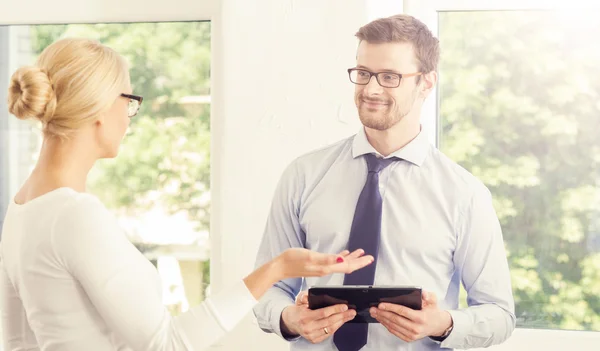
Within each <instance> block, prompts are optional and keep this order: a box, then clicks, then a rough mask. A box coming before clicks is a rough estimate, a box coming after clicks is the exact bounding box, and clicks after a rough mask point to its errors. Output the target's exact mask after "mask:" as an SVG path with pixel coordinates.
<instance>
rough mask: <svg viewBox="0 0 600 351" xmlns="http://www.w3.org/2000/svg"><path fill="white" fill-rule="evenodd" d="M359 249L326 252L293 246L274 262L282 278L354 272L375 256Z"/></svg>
mask: <svg viewBox="0 0 600 351" xmlns="http://www.w3.org/2000/svg"><path fill="white" fill-rule="evenodd" d="M363 255H364V251H363V250H362V249H358V250H356V251H354V252H352V253H350V252H348V251H347V250H344V251H342V252H340V253H339V254H337V255H335V254H324V253H320V252H316V251H311V250H308V249H304V248H292V249H287V250H285V251H284V252H283V253H282V254H281V255H279V256H278V257H277V258H276V259H275V261H274V263H275V267H276V269H277V271H278V272H279V274H278V275H279V276H280V277H281V279H287V278H296V277H322V276H325V275H329V274H333V273H345V274H348V273H352V272H354V271H355V270H357V269H361V268H363V267H365V266H367V265H369V264H371V263H373V261H374V259H373V256H371V255H367V256H363Z"/></svg>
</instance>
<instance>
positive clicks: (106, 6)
mask: <svg viewBox="0 0 600 351" xmlns="http://www.w3.org/2000/svg"><path fill="white" fill-rule="evenodd" d="M222 6H223V1H222V0H202V1H187V0H169V1H155V2H151V3H148V1H145V0H129V1H127V2H122V1H120V0H96V1H80V0H57V1H53V2H48V1H42V0H40V1H36V2H35V4H31V3H30V2H14V1H11V0H0V9H10V10H9V11H0V25H19V24H21V25H35V24H63V23H119V22H168V21H210V22H211V80H212V81H211V112H210V113H211V136H212V137H211V151H212V152H211V167H212V170H211V184H212V188H213V189H211V191H212V192H213V196H212V198H213V200H212V203H213V207H217V208H218V206H215V203H217V202H218V199H219V197H220V195H219V194H216V193H215V192H216V191H215V190H216V189H220V187H219V186H218V183H219V182H220V180H219V179H220V178H221V175H220V174H219V171H218V170H219V169H220V167H216V166H215V165H216V164H218V163H219V155H218V150H219V149H220V146H219V145H217V144H218V143H220V142H221V140H222V138H220V137H218V136H219V135H221V134H222V132H223V130H224V122H223V119H222V118H215V116H221V115H222V113H223V109H224V101H223V100H224V99H223V95H224V94H225V90H224V85H223V84H222V82H223V81H224V79H223V78H222V77H223V69H222V67H223V64H222V62H223V56H224V55H223V50H224V48H223V46H222V40H221V38H222V18H221V12H222V11H221V9H222ZM9 134H10V133H9ZM16 143H17V140H16V138H10V137H9V145H8V147H9V149H10V150H14V149H16V147H17V145H16ZM9 156H10V155H9ZM12 156H13V157H12V159H13V160H14V159H15V157H14V153H13V154H12ZM11 168H13V167H11ZM12 173H14V172H11V174H9V184H10V187H9V188H10V190H11V191H12V192H14V189H15V184H14V182H15V181H17V180H16V175H15V174H12ZM9 195H12V194H9ZM221 215H222V214H220V213H213V214H212V218H211V232H215V233H219V232H220V228H219V226H220V221H213V220H212V219H213V218H214V217H215V216H221ZM222 246H223V244H222V242H221V238H220V236H219V235H211V248H212V250H211V251H212V253H211V260H212V261H214V262H221V261H222V259H221V256H222V254H221V250H219V248H221V247H222ZM215 270H216V271H215ZM219 270H220V267H219V266H218V265H214V266H211V284H212V285H215V286H222V284H223V282H221V280H222V278H221V277H222V274H220V271H219Z"/></svg>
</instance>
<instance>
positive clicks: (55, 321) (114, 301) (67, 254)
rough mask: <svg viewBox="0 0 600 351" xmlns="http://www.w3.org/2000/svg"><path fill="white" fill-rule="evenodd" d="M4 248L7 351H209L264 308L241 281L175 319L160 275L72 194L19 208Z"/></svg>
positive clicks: (57, 193)
mask: <svg viewBox="0 0 600 351" xmlns="http://www.w3.org/2000/svg"><path fill="white" fill-rule="evenodd" d="M164 234H165V235H169V233H164ZM0 240H1V241H0V294H1V295H0V300H1V305H0V310H1V316H2V334H3V346H4V348H3V351H21V350H42V351H58V350H60V351H81V350H86V351H109V350H110V351H114V350H136V351H138V350H139V351H159V350H160V351H167V350H169V351H170V350H194V351H196V350H204V349H206V348H207V347H208V346H210V345H211V344H213V343H215V342H216V341H217V340H218V339H220V338H221V337H222V336H223V335H224V334H225V333H226V332H228V331H229V330H231V329H232V328H233V327H234V326H235V325H236V324H237V323H238V322H239V321H240V320H241V319H242V318H243V317H244V316H246V315H247V314H248V313H249V312H250V311H251V310H252V307H253V306H254V305H255V304H256V300H255V299H254V297H253V296H252V294H251V293H250V292H249V290H248V289H247V287H246V285H245V284H244V282H243V281H240V282H239V283H238V284H237V285H235V286H233V287H231V288H230V289H227V290H226V291H224V292H223V293H221V294H216V295H213V296H212V297H209V298H208V299H206V300H205V301H204V303H202V304H201V305H199V306H196V307H193V308H192V309H190V310H189V311H187V312H186V313H183V314H182V315H180V316H177V317H172V316H171V315H170V314H169V312H168V310H167V309H166V307H165V306H164V305H163V303H162V297H161V291H162V289H161V287H160V278H159V276H158V273H157V271H156V269H155V267H154V266H153V265H152V264H151V263H150V262H149V261H148V260H147V259H146V258H145V257H144V256H143V255H142V254H141V253H140V252H139V251H138V250H137V249H136V248H135V246H133V245H132V244H131V243H130V241H129V240H128V239H127V238H126V236H125V235H124V232H123V231H122V230H121V229H120V228H119V226H118V224H117V221H116V219H115V218H114V217H113V216H112V215H111V213H110V212H109V211H108V210H107V209H106V207H105V206H104V205H103V204H102V203H101V202H100V201H99V200H98V199H97V198H96V197H94V196H92V195H89V194H83V193H78V192H75V191H74V190H72V189H69V188H60V189H57V190H54V191H52V192H50V193H47V194H45V195H42V196H40V197H38V198H36V199H34V200H32V201H30V202H28V203H26V204H23V205H19V204H16V203H14V201H13V202H12V203H11V204H10V205H9V208H8V211H7V214H6V219H5V222H4V226H3V229H2V237H1V239H0Z"/></svg>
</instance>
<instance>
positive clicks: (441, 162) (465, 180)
mask: <svg viewBox="0 0 600 351" xmlns="http://www.w3.org/2000/svg"><path fill="white" fill-rule="evenodd" d="M430 157H431V159H430V165H432V166H431V167H434V168H435V169H434V170H433V171H434V172H435V174H436V175H437V178H438V179H440V181H443V182H444V184H445V188H446V189H454V190H455V191H457V192H458V193H459V194H462V195H463V197H466V198H468V199H472V198H473V196H475V195H483V196H491V193H490V191H489V189H488V188H487V186H486V185H485V184H484V183H483V182H482V181H481V180H480V179H479V178H478V177H477V176H475V175H474V174H473V173H471V172H469V171H468V170H467V169H465V168H464V167H463V166H461V165H459V164H458V163H456V162H455V161H453V160H451V159H450V158H449V157H448V156H446V155H445V154H444V153H443V152H441V151H440V150H438V149H436V148H432V152H431V153H430Z"/></svg>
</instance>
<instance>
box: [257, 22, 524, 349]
mask: <svg viewBox="0 0 600 351" xmlns="http://www.w3.org/2000/svg"><path fill="white" fill-rule="evenodd" d="M356 36H357V37H358V39H359V46H358V51H357V57H356V67H355V68H352V69H349V71H348V74H349V76H350V80H351V81H352V82H353V83H354V84H355V85H356V90H355V103H356V107H357V108H358V115H359V116H360V121H361V122H362V124H363V127H362V128H361V129H360V131H359V132H358V133H357V134H356V135H355V136H352V137H351V138H348V139H345V140H342V141H340V142H338V143H336V144H334V145H330V146H328V147H325V148H322V149H319V150H316V151H313V152H311V153H308V154H306V155H303V156H302V157H299V158H298V159H296V160H295V161H294V162H292V163H291V165H290V166H289V167H288V168H287V169H286V170H285V172H284V174H283V176H282V179H281V181H280V183H279V184H278V187H277V190H276V194H275V197H274V202H273V205H272V209H271V213H270V216H269V219H268V221H267V225H266V231H265V234H264V238H263V240H262V243H261V246H260V249H259V253H258V260H257V265H260V264H262V263H263V262H265V261H267V260H270V259H271V258H272V257H274V256H275V255H277V254H279V253H280V252H281V251H283V250H284V249H287V248H289V247H306V248H310V249H312V250H316V251H321V252H339V251H341V250H343V249H348V250H353V248H355V247H361V248H364V249H365V251H366V253H367V254H372V255H373V256H374V257H376V261H375V262H374V263H373V264H372V265H371V266H370V267H367V268H365V269H363V270H362V272H360V274H358V273H353V274H349V275H346V276H344V275H333V276H329V277H326V278H316V279H313V278H309V279H305V280H302V279H289V280H285V281H281V282H279V283H278V284H277V285H276V286H275V287H273V288H272V289H271V290H270V291H269V292H268V293H267V294H266V295H265V296H264V297H263V299H262V300H261V301H260V303H259V304H258V305H257V307H256V308H255V310H254V311H255V315H256V317H257V319H258V322H259V326H260V327H261V329H263V330H264V331H267V332H273V333H277V334H278V335H280V336H281V337H283V338H285V339H286V340H289V341H291V348H292V350H310V351H313V350H314V351H321V350H336V349H337V350H340V351H350V350H352V351H356V350H359V349H360V350H363V351H366V350H414V351H416V350H440V349H453V348H457V349H468V348H473V347H485V346H489V345H493V344H498V343H501V342H503V341H505V340H506V339H507V338H508V337H509V336H510V335H511V333H512V331H513V330H514V328H515V315H514V301H513V297H512V292H511V282H510V275H509V270H508V264H507V260H506V255H505V252H504V245H503V238H502V232H501V228H500V224H499V222H498V219H497V216H496V213H495V211H494V208H493V206H492V198H491V194H490V192H489V191H488V189H487V188H486V187H485V186H484V185H483V184H482V183H481V182H480V181H478V180H477V179H476V178H475V177H474V176H473V175H471V174H470V173H468V172H467V171H466V170H464V169H463V168H461V167H460V166H458V165H457V164H455V163H454V162H452V161H450V160H449V159H448V158H446V157H445V156H444V155H443V154H442V153H441V152H440V151H438V150H437V149H436V148H435V147H433V146H432V145H430V143H429V142H428V139H427V136H426V135H425V132H423V131H422V130H421V124H420V114H421V107H422V105H423V102H424V100H425V98H426V97H427V96H428V95H429V94H430V93H431V91H432V89H433V88H434V86H435V84H436V82H437V77H438V76H437V72H436V70H437V64H438V60H439V45H438V40H437V39H436V38H434V37H433V36H432V34H431V32H430V31H429V30H428V29H427V27H426V26H425V25H424V24H423V23H421V22H420V21H418V20H416V19H415V18H412V17H410V16H406V15H397V16H393V17H389V18H384V19H379V20H376V21H373V22H371V23H369V24H367V25H365V26H364V27H362V28H361V29H360V30H359V31H358V33H357V34H356ZM465 88H467V87H465ZM461 283H462V284H463V286H464V288H465V290H466V292H467V294H468V304H469V307H468V308H465V309H458V295H459V290H460V284H461ZM313 285H416V286H421V287H422V288H423V290H424V294H423V309H422V310H411V309H408V308H405V307H403V306H398V305H391V304H381V305H380V306H378V307H377V308H372V309H371V311H370V313H371V315H372V316H373V317H374V318H376V319H377V320H378V321H379V322H380V323H375V324H369V325H367V324H354V323H346V322H347V321H349V320H351V319H352V318H353V317H354V315H355V311H353V310H348V309H347V308H346V306H344V305H338V306H332V307H327V308H324V309H321V310H315V311H312V310H309V309H308V307H307V306H306V303H305V302H306V300H305V298H304V300H303V301H300V302H299V303H295V302H294V301H295V298H296V297H297V296H298V295H299V293H300V292H301V291H303V290H306V289H307V288H308V287H310V286H313ZM301 299H302V297H301Z"/></svg>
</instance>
